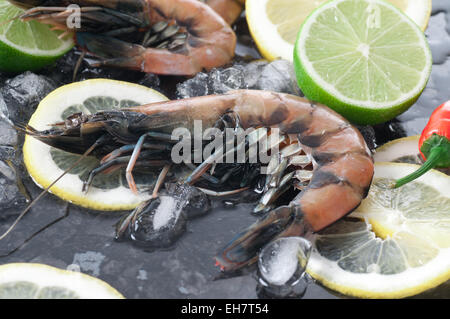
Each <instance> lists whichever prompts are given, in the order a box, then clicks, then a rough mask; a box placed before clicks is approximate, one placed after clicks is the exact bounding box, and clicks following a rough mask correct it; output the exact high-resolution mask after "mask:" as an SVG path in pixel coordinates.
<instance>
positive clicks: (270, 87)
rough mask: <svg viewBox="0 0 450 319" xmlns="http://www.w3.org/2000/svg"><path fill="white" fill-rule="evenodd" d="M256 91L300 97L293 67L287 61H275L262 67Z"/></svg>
mask: <svg viewBox="0 0 450 319" xmlns="http://www.w3.org/2000/svg"><path fill="white" fill-rule="evenodd" d="M255 88H256V89H258V90H267V91H274V92H281V93H289V94H294V95H301V91H300V89H299V87H298V84H297V79H296V76H295V71H294V66H293V64H292V62H289V61H287V60H275V61H273V62H271V63H269V64H267V65H266V66H264V67H263V69H262V72H261V75H260V76H259V77H258V81H257V83H256V87H255Z"/></svg>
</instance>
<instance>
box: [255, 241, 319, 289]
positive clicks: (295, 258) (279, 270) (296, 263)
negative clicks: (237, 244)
mask: <svg viewBox="0 0 450 319" xmlns="http://www.w3.org/2000/svg"><path fill="white" fill-rule="evenodd" d="M310 253H311V243H310V242H309V241H308V240H306V239H304V238H301V237H286V238H280V239H277V240H275V241H273V242H271V243H269V244H268V245H267V246H266V247H264V249H263V250H262V251H261V253H260V255H259V264H258V266H259V271H260V274H261V276H262V279H263V280H265V282H267V283H268V284H269V285H275V286H282V285H285V284H288V283H293V282H296V281H297V280H298V279H299V278H300V277H301V276H302V275H303V273H304V271H305V269H306V266H307V263H308V259H309V255H310Z"/></svg>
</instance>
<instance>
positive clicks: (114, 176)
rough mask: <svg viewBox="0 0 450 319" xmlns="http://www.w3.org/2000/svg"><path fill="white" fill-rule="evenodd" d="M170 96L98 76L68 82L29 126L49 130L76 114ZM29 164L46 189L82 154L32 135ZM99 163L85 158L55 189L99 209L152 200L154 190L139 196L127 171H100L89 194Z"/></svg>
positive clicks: (151, 176)
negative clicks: (89, 179)
mask: <svg viewBox="0 0 450 319" xmlns="http://www.w3.org/2000/svg"><path fill="white" fill-rule="evenodd" d="M163 100H167V98H166V97H165V96H163V95H162V94H160V93H159V92H157V91H155V90H152V89H149V88H147V87H145V86H140V85H137V84H133V83H127V82H120V81H113V80H106V79H95V80H87V81H83V82H78V83H73V84H69V85H66V86H62V87H60V88H58V89H56V90H55V91H53V92H52V93H50V94H49V95H48V96H47V97H46V98H45V99H43V100H42V101H41V103H40V104H39V106H38V108H37V109H36V112H35V113H34V114H33V116H32V117H31V120H30V122H29V124H30V125H31V126H32V127H34V128H35V129H37V130H46V129H49V128H50V126H48V125H49V124H52V123H57V122H61V120H64V119H66V118H67V116H69V115H70V114H73V113H77V112H84V113H85V114H92V113H95V112H97V111H100V110H111V109H120V108H122V107H130V106H136V105H142V104H147V103H151V102H157V101H163ZM23 156H24V162H25V166H26V168H27V169H28V172H29V173H30V175H31V177H32V178H33V179H34V181H35V182H36V183H37V184H38V185H40V186H41V187H43V188H45V187H47V186H49V185H50V184H51V183H52V182H53V181H54V180H55V179H56V178H58V177H59V176H60V175H61V174H62V173H63V172H64V171H65V170H66V169H68V168H69V167H70V166H71V165H72V164H73V163H75V162H76V161H77V160H78V159H79V157H80V156H79V155H75V154H71V153H67V152H64V151H61V150H58V149H55V148H53V147H50V146H48V145H46V144H44V143H42V142H40V141H38V140H37V139H35V138H33V137H31V136H27V137H26V138H25V143H24V146H23ZM98 166H99V161H98V160H97V159H96V158H94V157H88V158H86V159H84V160H83V161H82V162H81V163H80V164H79V165H78V166H77V167H75V168H74V169H73V170H72V171H71V172H70V173H69V174H67V175H65V176H64V177H63V178H62V179H61V180H60V181H59V182H58V183H57V184H56V185H54V186H53V187H52V188H51V189H50V192H51V193H53V194H55V195H57V196H59V197H61V198H62V199H64V200H67V201H70V202H72V203H74V204H77V205H80V206H83V207H87V208H92V209H97V210H105V211H107V210H129V209H133V208H135V207H136V206H137V205H138V204H139V203H141V202H142V201H144V200H146V199H148V196H149V195H148V192H142V193H140V194H139V195H135V194H134V193H133V192H132V191H131V190H130V189H129V188H128V184H127V181H126V179H125V176H124V174H123V171H120V170H119V171H116V172H114V173H111V174H100V175H97V176H96V177H95V179H94V182H93V184H92V187H91V188H90V189H89V191H88V192H87V193H83V192H82V186H83V181H85V180H86V178H87V177H88V174H89V172H90V171H91V170H92V169H94V168H96V167H98ZM158 173H159V172H154V173H151V172H149V173H148V174H139V175H138V176H135V178H136V183H137V185H138V187H139V186H141V189H142V187H147V188H148V187H152V185H154V183H155V181H156V178H157V176H158V175H157V174H158Z"/></svg>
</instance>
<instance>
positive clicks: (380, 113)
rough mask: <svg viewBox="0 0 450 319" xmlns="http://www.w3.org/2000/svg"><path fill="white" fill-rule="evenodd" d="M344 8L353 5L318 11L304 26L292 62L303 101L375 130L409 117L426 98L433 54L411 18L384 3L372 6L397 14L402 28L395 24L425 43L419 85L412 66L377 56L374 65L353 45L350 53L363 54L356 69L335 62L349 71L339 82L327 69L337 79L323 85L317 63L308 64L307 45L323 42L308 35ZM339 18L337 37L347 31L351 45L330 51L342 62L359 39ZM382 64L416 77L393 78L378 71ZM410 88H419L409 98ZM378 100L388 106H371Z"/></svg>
mask: <svg viewBox="0 0 450 319" xmlns="http://www.w3.org/2000/svg"><path fill="white" fill-rule="evenodd" d="M345 2H349V0H334V1H330V2H327V3H325V4H323V5H321V6H319V7H318V8H317V9H316V10H315V11H314V12H312V13H311V14H310V16H309V17H308V18H307V20H306V21H305V23H304V24H303V25H302V27H301V29H300V32H299V35H298V38H297V42H296V45H295V50H294V62H295V65H296V68H295V69H296V74H297V79H298V84H299V86H300V88H301V89H302V91H303V93H305V95H306V96H307V97H308V98H309V99H311V100H314V101H316V102H320V103H323V104H325V105H328V106H330V107H331V108H333V109H334V110H336V111H337V112H339V113H340V114H342V115H343V116H345V117H346V118H348V119H349V120H350V121H352V122H354V123H358V124H372V125H373V124H378V123H382V122H386V121H388V120H391V119H392V118H394V117H396V116H397V115H399V114H401V113H403V112H404V111H406V110H407V109H408V108H409V107H410V106H411V105H412V104H413V103H414V102H415V101H416V100H417V99H418V98H419V96H420V94H421V93H422V92H423V90H424V88H425V86H426V84H427V82H428V79H429V76H430V74H431V66H432V58H431V51H430V49H429V46H428V44H427V42H426V39H425V36H424V34H423V33H422V31H421V30H420V29H419V27H418V26H417V25H416V24H415V23H414V22H413V21H412V20H411V19H410V18H409V17H407V16H406V15H405V14H403V13H402V12H401V11H400V10H399V9H397V8H395V7H394V6H392V5H391V4H388V3H386V2H384V1H380V0H374V1H373V2H374V3H377V4H379V5H381V6H384V7H385V8H388V10H387V11H388V12H394V13H395V14H396V16H398V17H399V19H400V20H401V21H400V22H397V24H399V23H400V24H404V25H407V26H408V27H405V30H410V33H411V30H413V31H414V32H413V33H411V34H414V36H416V37H417V39H418V40H419V42H420V43H421V46H420V48H421V49H422V54H423V56H422V58H423V59H421V60H423V61H424V64H423V70H422V73H421V77H420V80H419V81H417V78H416V82H417V83H416V82H411V81H413V77H414V74H418V71H417V70H415V69H413V70H414V72H412V71H411V65H403V63H404V62H401V63H400V62H398V61H390V60H389V59H386V58H379V57H378V56H376V57H375V61H374V60H373V59H372V60H370V59H365V58H364V46H362V47H361V45H358V46H356V45H354V49H353V51H350V52H358V51H360V52H361V54H360V56H361V58H360V59H357V60H355V61H354V63H353V64H351V63H350V62H347V63H345V60H344V63H342V62H341V61H340V59H337V61H336V63H335V65H336V67H337V68H338V67H339V66H340V65H342V66H341V67H340V68H341V69H343V66H345V67H346V68H345V70H346V71H345V72H344V73H342V72H341V73H339V74H340V76H336V75H334V74H333V72H329V71H327V68H326V66H323V67H322V68H323V69H324V70H323V71H324V72H323V74H327V73H330V76H334V79H333V78H329V79H324V78H323V77H324V76H321V75H319V73H318V72H317V70H316V69H315V67H313V63H314V61H310V58H309V57H308V56H307V51H306V50H305V49H304V48H305V45H306V44H307V41H309V42H310V43H313V45H312V47H313V48H314V43H315V42H320V40H316V38H310V37H308V36H307V35H308V34H310V30H311V27H312V25H313V24H315V25H320V24H321V22H317V21H318V19H319V18H320V17H321V15H322V13H323V12H325V13H327V10H332V9H334V8H336V10H335V11H336V12H340V11H338V9H337V8H338V5H339V4H341V3H345ZM364 2H366V1H364ZM336 12H335V13H336ZM338 14H340V15H341V20H343V21H344V22H342V28H339V30H341V31H338V33H342V32H343V31H342V30H345V28H347V33H350V35H349V36H347V38H348V39H349V40H347V42H343V43H344V44H343V45H342V44H341V46H336V45H335V44H328V45H329V47H328V48H330V49H329V50H334V51H335V52H336V54H335V56H336V57H339V56H343V55H345V53H346V52H349V51H346V50H345V49H346V48H347V45H349V41H350V42H352V41H356V40H355V39H356V38H357V37H358V33H360V32H356V31H354V30H352V31H349V30H350V29H351V26H349V25H348V23H346V22H345V16H343V15H342V13H341V12H340V13H338ZM395 25H396V24H395V23H394V26H395ZM387 32H389V30H388V31H387ZM345 33H346V32H344V34H342V36H341V37H343V36H345ZM382 35H383V34H380V35H378V37H379V38H380V39H381V38H383V36H382ZM314 36H317V32H314ZM352 39H353V40H352ZM358 41H359V40H358ZM323 42H324V43H322V45H319V44H316V45H317V46H321V47H324V46H325V45H327V40H324V41H323ZM334 42H336V41H334ZM330 43H333V42H330ZM360 47H361V48H360ZM340 48H341V49H340ZM355 49H357V50H355ZM319 51H320V48H318V50H314V51H313V52H314V53H317V52H319ZM380 59H384V60H383V61H382V62H383V63H386V64H389V65H390V66H392V64H395V65H396V67H397V68H399V69H402V70H403V71H405V70H406V71H409V74H413V76H406V77H405V76H404V75H403V74H402V72H399V73H398V74H397V73H395V72H390V71H389V70H387V69H383V67H381V68H380V65H383V63H376V62H380V61H379V60H380ZM366 60H367V61H368V62H367V63H365V61H366ZM386 60H388V61H386ZM320 62H322V64H323V61H320ZM369 62H370V63H369ZM317 64H319V62H317ZM319 65H320V64H319ZM365 65H366V66H365ZM355 69H358V71H359V72H358V73H357V74H355V73H354V72H353V73H352V72H351V71H352V70H355ZM319 71H320V69H319ZM388 72H389V73H388ZM394 73H395V74H394ZM387 74H390V76H388V75H387ZM355 76H359V77H360V78H355ZM393 79H396V80H397V82H395V83H394V81H393ZM327 80H328V81H327ZM333 80H334V81H335V83H333ZM330 82H331V83H330ZM347 83H348V84H347ZM355 83H358V85H356V84H355ZM411 83H416V85H415V87H414V88H412V89H410V90H408V92H406V93H405V92H404V91H405V88H407V87H410V86H411ZM374 84H376V85H374ZM399 85H400V86H399ZM337 87H339V88H340V90H337V89H336V88H337ZM342 90H344V91H345V90H347V91H351V90H353V91H352V92H356V94H359V96H353V98H352V97H348V96H346V95H343V93H341V92H340V91H342ZM380 92H383V93H384V94H380ZM386 94H390V96H386ZM377 95H378V96H381V98H385V99H386V100H387V101H388V102H386V101H384V102H377V101H373V99H371V97H373V96H375V97H376V96H377ZM355 97H357V98H355ZM378 99H380V98H378Z"/></svg>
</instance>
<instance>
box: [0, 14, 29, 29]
mask: <svg viewBox="0 0 450 319" xmlns="http://www.w3.org/2000/svg"><path fill="white" fill-rule="evenodd" d="M22 15H23V13H21V14H19V15H17V16H15V17H12V18H11V19H8V20H5V21H0V27H1V26H4V25H5V24H7V23H10V22H11V21H14V20H17V19H20V18H22Z"/></svg>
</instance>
